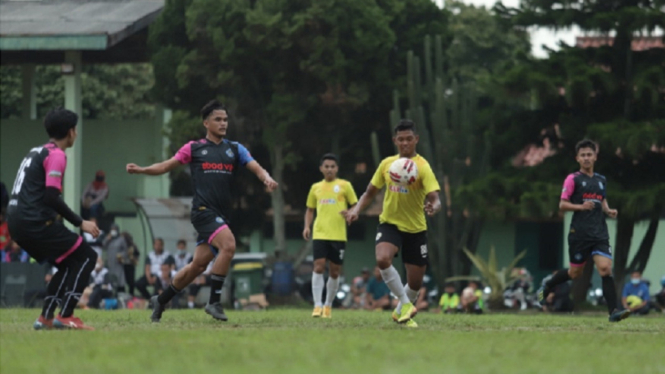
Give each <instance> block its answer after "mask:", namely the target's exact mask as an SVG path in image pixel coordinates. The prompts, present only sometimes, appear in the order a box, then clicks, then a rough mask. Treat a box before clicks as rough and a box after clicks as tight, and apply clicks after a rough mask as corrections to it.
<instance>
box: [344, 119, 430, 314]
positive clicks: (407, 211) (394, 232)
mask: <svg viewBox="0 0 665 374" xmlns="http://www.w3.org/2000/svg"><path fill="white" fill-rule="evenodd" d="M418 140H419V137H418V133H417V132H416V125H415V123H413V121H411V120H407V119H403V120H401V121H400V122H399V124H398V125H397V126H395V131H394V136H393V142H394V143H395V145H396V146H397V148H398V150H399V154H398V155H395V156H391V157H388V158H386V159H384V160H383V161H382V162H381V164H380V165H379V167H378V169H377V170H376V173H374V177H373V178H372V181H371V182H370V183H369V185H368V186H367V190H366V191H365V193H364V194H363V195H362V196H361V197H360V201H359V202H358V204H357V205H356V206H355V207H354V208H353V209H350V210H349V211H348V212H347V214H346V220H347V222H348V223H351V222H353V221H355V220H357V219H358V214H359V213H360V212H361V211H362V210H363V209H365V208H366V207H368V206H369V205H370V204H371V202H372V201H373V200H374V197H376V195H377V194H378V193H379V191H381V189H382V188H383V187H384V186H385V187H386V194H385V198H384V200H383V212H382V213H381V216H380V217H379V227H378V228H377V234H376V263H377V265H378V266H379V269H381V277H382V278H383V281H384V282H386V285H388V288H390V291H391V292H392V293H393V294H395V295H396V296H397V298H398V299H399V304H398V305H397V308H396V309H395V311H394V312H393V319H394V320H395V321H397V322H399V323H406V324H407V326H409V327H417V326H418V325H417V324H416V323H415V321H414V320H413V319H412V318H413V316H415V315H416V313H417V310H416V307H415V306H414V305H413V302H414V301H415V300H416V299H417V297H418V290H420V288H421V287H422V284H423V276H424V275H425V269H426V268H427V263H428V256H427V221H426V220H425V213H427V215H429V216H432V215H434V214H435V213H437V212H438V211H439V210H441V201H440V200H439V190H440V189H441V188H440V187H439V182H437V180H436V176H435V175H434V172H432V168H431V167H430V166H429V163H428V162H427V160H425V159H424V158H423V157H422V156H420V155H419V154H417V153H416V144H418ZM401 157H408V158H409V159H411V160H413V161H414V162H415V163H416V166H417V167H418V179H417V180H416V181H415V182H414V183H412V184H410V185H409V186H407V187H402V186H400V185H398V184H395V183H394V182H392V180H391V179H390V176H389V174H388V169H389V168H390V165H391V164H392V163H393V161H395V160H397V159H398V158H401ZM400 249H401V250H402V260H403V261H404V265H405V266H406V277H407V283H406V284H405V285H404V286H402V281H401V280H400V276H399V273H398V272H397V270H396V269H395V267H393V265H392V260H393V258H394V257H395V256H396V255H397V253H398V252H399V250H400Z"/></svg>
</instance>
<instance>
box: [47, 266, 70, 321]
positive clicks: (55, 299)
mask: <svg viewBox="0 0 665 374" xmlns="http://www.w3.org/2000/svg"><path fill="white" fill-rule="evenodd" d="M68 271H69V269H67V268H66V267H61V268H59V269H58V272H57V273H55V274H53V277H52V278H51V281H50V282H49V283H48V286H47V287H46V297H45V298H44V308H43V309H42V316H44V318H46V319H52V318H53V315H54V314H55V308H56V307H57V306H58V305H60V303H62V294H64V293H65V289H66V287H65V279H66V278H67V272H68Z"/></svg>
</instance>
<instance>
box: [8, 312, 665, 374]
mask: <svg viewBox="0 0 665 374" xmlns="http://www.w3.org/2000/svg"><path fill="white" fill-rule="evenodd" d="M38 313H39V311H38V310H36V309H32V310H28V309H2V310H0V373H2V374H14V373H16V374H19V373H21V374H22V373H68V374H71V373H85V374H92V373H123V374H130V373H159V374H169V373H181V374H189V373H211V374H212V373H257V374H263V373H289V374H290V373H308V374H309V373H312V374H314V373H342V374H351V373H363V374H364V373H368V374H369V373H381V374H388V373H421V372H426V373H444V372H445V373H602V374H608V373H622V374H626V373H665V359H663V348H665V318H664V317H663V316H662V315H659V316H652V317H649V318H629V319H627V320H625V321H622V322H620V323H617V324H610V323H608V322H607V317H606V316H601V315H597V316H552V315H544V314H532V315H518V314H505V315H501V314H492V315H490V314H488V315H481V316H475V315H440V314H439V315H437V314H427V313H421V314H419V315H418V317H417V318H416V320H417V321H418V323H419V324H420V328H418V329H416V330H412V329H407V328H404V327H402V326H398V325H396V324H395V323H393V322H391V321H390V315H389V313H380V312H360V311H334V313H333V317H334V319H332V320H318V319H317V320H314V319H312V318H310V317H309V310H302V309H292V310H289V309H277V310H271V311H266V312H233V311H232V312H229V313H228V314H229V318H230V322H227V323H220V322H216V321H213V320H212V319H211V318H210V317H209V316H207V315H206V314H205V313H204V312H203V311H202V310H191V311H190V310H178V311H167V312H166V313H165V314H164V318H163V319H162V322H161V323H160V324H152V323H150V320H149V315H150V314H149V311H145V310H143V311H139V310H120V311H78V312H77V315H78V316H79V317H81V318H82V319H83V320H84V321H86V322H87V323H89V324H90V325H92V326H94V327H95V328H96V331H93V332H90V331H33V330H32V322H33V321H34V319H35V317H36V316H37V315H38Z"/></svg>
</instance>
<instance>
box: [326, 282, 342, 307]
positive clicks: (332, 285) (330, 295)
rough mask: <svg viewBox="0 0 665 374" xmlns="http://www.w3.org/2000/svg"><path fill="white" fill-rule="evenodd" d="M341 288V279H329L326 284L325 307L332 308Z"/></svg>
mask: <svg viewBox="0 0 665 374" xmlns="http://www.w3.org/2000/svg"><path fill="white" fill-rule="evenodd" d="M338 287H339V278H333V277H328V283H327V284H326V303H325V306H332V303H333V301H334V300H335V296H337V288H338Z"/></svg>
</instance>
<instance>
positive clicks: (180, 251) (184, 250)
mask: <svg viewBox="0 0 665 374" xmlns="http://www.w3.org/2000/svg"><path fill="white" fill-rule="evenodd" d="M186 253H187V249H178V254H179V255H180V257H182V256H184V255H185V254H186Z"/></svg>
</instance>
